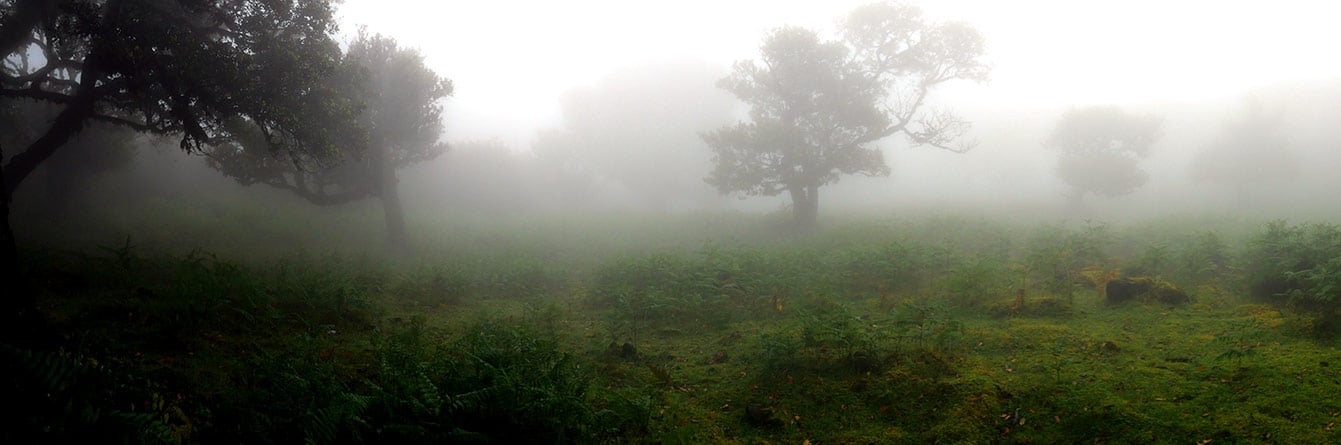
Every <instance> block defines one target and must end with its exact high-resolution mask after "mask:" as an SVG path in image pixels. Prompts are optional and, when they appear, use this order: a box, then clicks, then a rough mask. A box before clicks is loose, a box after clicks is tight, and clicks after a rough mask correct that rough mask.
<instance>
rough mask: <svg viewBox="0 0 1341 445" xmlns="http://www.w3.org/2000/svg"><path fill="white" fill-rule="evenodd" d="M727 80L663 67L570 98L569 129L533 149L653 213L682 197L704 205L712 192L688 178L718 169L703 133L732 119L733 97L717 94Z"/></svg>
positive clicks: (695, 68) (699, 67)
mask: <svg viewBox="0 0 1341 445" xmlns="http://www.w3.org/2000/svg"><path fill="white" fill-rule="evenodd" d="M719 75H720V74H718V73H716V72H715V70H713V69H712V68H711V67H710V66H707V65H703V64H694V63H678V64H671V63H663V64H657V65H648V66H642V67H638V68H635V69H626V70H623V71H620V72H618V73H615V74H613V75H611V76H609V77H607V78H605V79H604V80H603V81H601V83H599V84H597V85H595V86H593V87H588V88H581V89H576V90H572V91H569V92H568V93H567V94H565V95H564V97H563V99H562V101H561V102H560V108H561V110H562V112H563V128H562V129H558V130H554V131H547V132H542V133H540V137H539V138H538V139H537V140H536V142H535V144H534V145H533V146H532V150H533V151H534V152H536V153H537V155H538V156H540V157H542V158H548V159H565V160H566V162H565V163H567V162H571V163H577V164H582V165H583V166H584V167H585V168H586V169H587V170H589V171H588V172H587V173H590V174H593V175H597V176H601V177H605V178H609V179H610V180H612V181H614V182H616V183H618V184H620V185H622V186H623V187H625V188H627V189H628V190H629V191H631V192H633V193H634V194H635V195H636V196H637V197H638V199H640V200H642V201H643V202H644V203H646V204H647V205H648V206H649V207H651V208H655V209H664V208H666V207H667V206H668V205H670V204H672V203H673V202H674V201H675V200H676V199H677V198H678V199H681V200H685V201H688V202H701V201H703V200H704V199H706V198H710V197H711V196H712V195H713V191H712V189H711V188H710V187H708V186H707V185H705V184H704V183H703V181H702V180H701V179H699V178H697V177H694V176H686V175H685V173H686V172H702V171H705V170H707V169H708V168H709V166H710V165H711V158H710V154H709V153H708V150H707V149H706V147H704V145H703V140H702V139H700V138H698V137H697V136H696V134H697V133H699V132H701V131H704V130H707V129H710V128H714V127H717V126H720V125H722V124H723V123H726V122H730V121H731V120H732V118H731V111H732V108H734V103H733V102H732V100H731V97H730V96H728V95H726V94H724V93H723V92H722V91H721V90H718V89H716V88H713V81H714V80H715V78H716V77H717V76H719ZM560 165H562V164H560ZM705 195H706V196H705Z"/></svg>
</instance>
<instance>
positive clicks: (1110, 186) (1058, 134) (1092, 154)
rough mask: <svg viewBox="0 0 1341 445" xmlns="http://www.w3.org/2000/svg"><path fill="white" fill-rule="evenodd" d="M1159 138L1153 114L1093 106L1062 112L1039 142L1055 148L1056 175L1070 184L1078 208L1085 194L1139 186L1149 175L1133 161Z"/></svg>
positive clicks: (1108, 193)
mask: <svg viewBox="0 0 1341 445" xmlns="http://www.w3.org/2000/svg"><path fill="white" fill-rule="evenodd" d="M1159 137H1160V120H1159V119H1158V118H1155V117H1151V116H1137V115H1133V114H1128V113H1127V112H1125V111H1122V110H1121V109H1118V108H1117V107H1108V106H1095V107H1088V108H1079V109H1072V110H1070V111H1067V112H1066V113H1065V114H1063V115H1062V118H1061V119H1060V120H1059V121H1058V122H1057V126H1056V127H1055V128H1054V129H1053V131H1052V134H1051V135H1050V136H1049V137H1048V140H1047V142H1046V143H1045V145H1047V146H1048V147H1051V148H1054V149H1057V150H1059V151H1060V152H1061V154H1060V158H1059V159H1058V162H1057V176H1058V177H1060V178H1061V179H1062V181H1063V182H1065V183H1066V184H1067V185H1068V186H1070V187H1071V190H1070V192H1068V193H1067V197H1068V198H1069V199H1070V201H1071V203H1072V205H1075V206H1080V205H1082V204H1083V203H1084V198H1085V195H1086V194H1091V193H1093V194H1096V195H1100V196H1107V197H1114V196H1122V195H1125V194H1128V193H1131V192H1133V191H1135V190H1136V189H1137V188H1140V187H1141V186H1142V185H1145V182H1146V180H1148V179H1149V178H1148V176H1147V175H1146V173H1145V171H1143V170H1141V167H1140V165H1139V163H1140V160H1141V159H1143V158H1145V157H1146V156H1149V155H1150V146H1151V145H1153V144H1154V143H1155V141H1157V140H1159Z"/></svg>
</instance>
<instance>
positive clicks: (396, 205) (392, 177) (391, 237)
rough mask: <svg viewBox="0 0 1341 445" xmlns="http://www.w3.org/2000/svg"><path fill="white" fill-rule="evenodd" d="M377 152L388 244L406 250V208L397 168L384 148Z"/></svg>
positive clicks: (378, 175)
mask: <svg viewBox="0 0 1341 445" xmlns="http://www.w3.org/2000/svg"><path fill="white" fill-rule="evenodd" d="M376 150H377V154H376V156H377V165H375V166H374V168H376V169H377V187H378V197H379V198H380V199H381V200H382V211H383V212H384V213H385V214H386V237H387V244H389V245H390V246H391V248H392V249H395V250H405V249H406V248H408V247H409V244H408V241H407V240H406V236H405V208H404V207H402V206H401V203H400V190H399V188H398V187H399V185H398V183H399V182H400V181H399V180H398V179H397V178H396V167H395V166H394V165H392V163H391V160H390V159H387V158H388V154H387V153H386V151H385V149H384V148H381V147H378V148H376Z"/></svg>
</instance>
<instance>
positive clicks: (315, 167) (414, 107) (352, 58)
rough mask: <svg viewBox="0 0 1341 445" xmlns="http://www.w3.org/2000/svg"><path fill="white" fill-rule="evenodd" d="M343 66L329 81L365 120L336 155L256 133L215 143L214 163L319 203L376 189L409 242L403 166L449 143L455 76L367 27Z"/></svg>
mask: <svg viewBox="0 0 1341 445" xmlns="http://www.w3.org/2000/svg"><path fill="white" fill-rule="evenodd" d="M341 67H342V68H341V69H340V70H339V71H340V72H342V75H337V76H332V77H331V78H330V79H329V81H328V86H329V87H331V88H336V89H339V90H340V91H342V92H344V94H346V95H347V96H348V97H349V100H350V101H352V102H354V103H357V104H359V105H360V106H361V108H360V110H361V111H360V113H359V114H358V122H359V125H357V126H353V127H350V128H346V129H344V130H343V131H344V132H345V133H346V137H345V139H344V141H342V142H341V143H339V144H337V145H336V150H337V156H324V157H321V158H312V157H308V156H302V154H301V153H293V152H275V151H274V150H272V149H271V148H270V144H269V143H267V142H266V141H265V140H264V139H263V138H260V137H257V136H258V135H253V136H252V137H248V138H239V140H238V142H237V143H234V144H224V145H220V146H217V147H215V148H213V149H212V150H210V151H209V153H208V155H209V161H210V162H209V163H210V166H212V167H214V168H216V169H218V170H219V171H221V172H223V173H224V174H225V175H227V176H229V177H231V178H233V179H235V180H237V181H238V182H239V183H241V184H244V185H250V184H256V183H260V184H265V185H268V186H271V187H276V188H279V189H283V190H288V191H290V192H293V193H294V194H296V195H298V196H299V197H302V198H303V199H305V200H307V201H309V202H311V203H313V204H317V205H336V204H344V203H348V202H352V201H357V200H361V199H365V198H371V197H377V198H378V199H380V200H381V202H382V207H383V210H384V214H385V219H386V227H387V237H388V240H389V242H390V244H391V245H392V246H393V247H405V245H406V235H405V216H404V215H405V211H404V208H403V207H402V206H401V201H400V194H399V192H398V186H397V182H398V180H397V178H396V169H399V168H402V167H405V166H407V165H410V164H414V163H417V162H423V161H427V160H430V159H433V158H435V157H437V156H438V155H440V154H442V152H443V151H445V150H446V148H447V147H446V145H445V144H443V143H441V142H439V136H440V135H441V134H442V105H441V100H442V99H443V98H445V97H446V96H448V95H450V94H451V93H452V83H451V81H449V80H446V79H442V78H439V77H438V75H437V74H436V73H434V72H433V71H432V70H430V69H428V68H427V67H425V66H424V57H423V55H421V54H420V53H419V52H418V51H417V50H414V49H410V48H401V47H400V46H399V45H398V44H397V43H396V41H395V39H392V38H390V37H386V36H382V35H378V34H372V35H370V34H368V33H367V32H366V31H364V30H360V32H359V34H358V36H357V37H356V38H355V39H354V41H353V42H351V43H350V45H349V50H348V52H347V53H346V54H345V56H344V63H343V64H342V65H341ZM331 159H335V160H336V161H337V162H329V161H330V160H331Z"/></svg>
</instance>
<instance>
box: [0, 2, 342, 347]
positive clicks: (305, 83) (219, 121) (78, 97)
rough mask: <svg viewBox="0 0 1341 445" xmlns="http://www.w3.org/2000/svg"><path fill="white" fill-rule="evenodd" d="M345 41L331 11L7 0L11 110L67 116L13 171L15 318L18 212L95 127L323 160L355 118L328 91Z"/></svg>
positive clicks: (16, 158) (9, 257) (4, 34)
mask: <svg viewBox="0 0 1341 445" xmlns="http://www.w3.org/2000/svg"><path fill="white" fill-rule="evenodd" d="M334 29H335V23H334V19H333V17H332V2H331V1H330V0H290V1H278V2H277V1H268V0H153V1H128V0H101V1H100V0H0V54H3V59H2V61H0V97H4V98H8V99H14V98H24V99H33V100H39V101H44V102H48V103H51V104H55V105H57V106H59V107H61V111H60V112H59V113H58V114H57V115H56V117H55V118H54V119H53V120H52V121H51V123H50V124H49V125H48V126H47V128H46V129H45V130H44V131H42V132H41V135H40V136H39V137H37V138H36V139H34V140H33V141H32V142H31V143H28V144H27V146H26V147H25V148H24V149H23V150H21V151H16V152H13V153H14V154H13V155H12V156H9V160H8V161H7V162H6V163H5V164H4V166H3V168H0V177H2V178H3V183H4V186H5V189H4V193H3V195H2V196H0V198H2V199H0V204H3V206H4V208H3V209H0V210H3V213H4V215H5V227H3V231H4V233H3V235H4V237H3V238H4V239H3V240H0V241H3V242H5V246H0V247H4V249H3V250H4V252H3V253H4V258H3V259H4V264H3V265H0V267H3V269H4V270H3V273H5V274H6V275H4V277H3V278H4V281H5V283H6V284H7V286H6V287H7V288H8V289H6V290H7V292H6V295H8V296H7V297H6V298H5V299H4V300H6V301H5V302H6V303H11V304H13V308H14V309H15V311H7V312H8V313H11V314H12V313H15V312H17V313H20V314H22V313H24V312H25V311H27V310H28V309H29V308H31V299H30V298H28V299H25V298H24V296H28V293H27V292H22V291H18V292H14V291H15V289H14V287H15V286H17V285H18V277H17V274H16V271H17V265H18V258H17V254H16V253H15V250H14V248H13V244H12V240H13V234H12V232H11V231H10V230H9V224H8V213H9V208H8V203H9V202H10V200H11V198H12V196H13V193H14V190H15V189H16V188H17V187H18V186H19V185H20V184H21V183H22V182H23V180H24V179H25V178H27V177H28V176H29V174H31V173H32V172H33V170H34V169H36V168H37V167H38V166H39V165H41V164H42V163H43V162H44V161H46V160H47V159H48V158H50V157H51V156H52V155H53V154H54V153H56V151H57V150H58V149H59V148H61V147H62V146H64V145H66V142H67V141H69V140H70V138H72V137H74V135H76V134H77V133H79V132H80V131H81V130H82V129H84V127H85V125H86V124H87V123H89V122H103V123H108V124H113V125H116V126H121V127H125V128H128V129H131V130H133V131H136V132H140V133H153V134H162V135H175V136H180V137H181V146H182V148H183V149H186V150H191V151H194V150H199V149H201V148H203V147H205V146H207V145H209V144H213V143H218V142H222V141H226V140H229V139H230V138H232V137H233V136H234V132H233V130H232V129H233V128H234V127H232V126H228V125H225V123H226V122H230V121H242V122H246V123H247V124H248V125H250V126H251V128H254V129H256V131H258V132H259V133H260V134H262V135H263V136H264V137H265V138H266V139H267V140H270V141H273V142H274V143H275V144H274V146H275V149H276V150H288V151H293V152H303V153H311V154H312V155H313V156H319V155H320V154H321V153H324V152H326V151H328V149H329V147H330V145H331V142H332V140H331V139H330V138H331V137H338V134H334V135H333V134H332V133H330V132H329V131H327V130H328V129H327V128H326V127H327V126H330V127H336V128H338V127H343V126H346V125H348V124H349V123H350V122H352V117H353V113H352V112H353V107H352V105H351V104H347V103H342V102H341V101H340V96H338V95H335V94H333V91H332V90H330V89H327V88H323V87H322V86H321V82H320V81H321V80H322V79H324V78H325V77H326V76H327V75H328V74H329V73H330V72H331V71H332V69H333V68H334V67H335V64H336V63H337V62H338V60H339V46H338V45H337V44H336V42H335V41H334V40H333V39H332V38H331V35H332V33H333V32H334ZM3 148H4V149H12V148H11V147H3ZM14 295H17V296H14ZM20 316H21V317H22V315H20ZM0 322H2V321H0Z"/></svg>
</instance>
